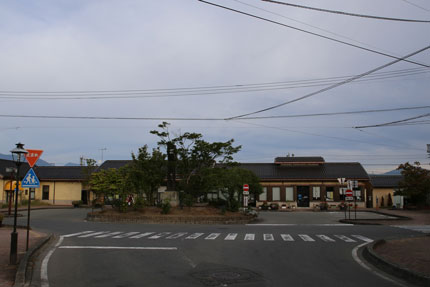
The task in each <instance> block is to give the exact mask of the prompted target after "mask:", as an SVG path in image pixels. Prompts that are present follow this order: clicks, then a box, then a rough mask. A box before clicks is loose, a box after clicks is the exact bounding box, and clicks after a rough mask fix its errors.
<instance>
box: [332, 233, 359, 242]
mask: <svg viewBox="0 0 430 287" xmlns="http://www.w3.org/2000/svg"><path fill="white" fill-rule="evenodd" d="M335 236H336V237H337V238H339V239H340V240H343V241H345V242H357V241H355V240H354V239H352V238H349V237H347V236H345V235H335Z"/></svg>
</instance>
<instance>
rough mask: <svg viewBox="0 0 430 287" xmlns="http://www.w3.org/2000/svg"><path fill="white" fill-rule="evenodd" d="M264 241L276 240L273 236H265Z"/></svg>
mask: <svg viewBox="0 0 430 287" xmlns="http://www.w3.org/2000/svg"><path fill="white" fill-rule="evenodd" d="M263 239H264V241H274V240H275V238H274V237H273V234H263Z"/></svg>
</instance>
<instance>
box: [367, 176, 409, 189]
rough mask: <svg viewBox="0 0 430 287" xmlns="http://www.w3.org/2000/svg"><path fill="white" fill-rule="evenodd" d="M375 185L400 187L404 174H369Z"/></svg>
mask: <svg viewBox="0 0 430 287" xmlns="http://www.w3.org/2000/svg"><path fill="white" fill-rule="evenodd" d="M369 177H370V182H371V183H372V185H373V187H398V186H399V182H400V181H401V180H403V175H376V174H371V175H369Z"/></svg>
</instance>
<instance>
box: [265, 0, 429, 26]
mask: <svg viewBox="0 0 430 287" xmlns="http://www.w3.org/2000/svg"><path fill="white" fill-rule="evenodd" d="M261 1H264V2H269V3H274V4H280V5H285V6H290V7H295V8H303V9H309V10H314V11H319V12H326V13H333V14H339V15H344V16H353V17H361V18H370V19H377V20H386V21H400V22H412V23H430V21H429V20H416V19H404V18H392V17H381V16H374V15H364V14H356V13H350V12H344V11H339V10H329V9H323V8H316V7H310V6H303V5H298V4H293V3H287V2H280V1H274V0H261Z"/></svg>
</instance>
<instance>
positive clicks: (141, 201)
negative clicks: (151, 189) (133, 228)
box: [133, 195, 145, 210]
mask: <svg viewBox="0 0 430 287" xmlns="http://www.w3.org/2000/svg"><path fill="white" fill-rule="evenodd" d="M144 206H145V200H144V199H143V196H141V195H139V196H137V198H136V202H135V203H134V206H133V207H134V210H143V207H144Z"/></svg>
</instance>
